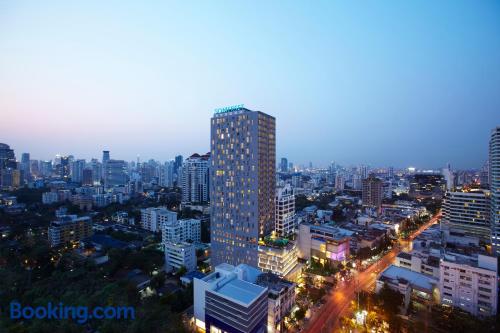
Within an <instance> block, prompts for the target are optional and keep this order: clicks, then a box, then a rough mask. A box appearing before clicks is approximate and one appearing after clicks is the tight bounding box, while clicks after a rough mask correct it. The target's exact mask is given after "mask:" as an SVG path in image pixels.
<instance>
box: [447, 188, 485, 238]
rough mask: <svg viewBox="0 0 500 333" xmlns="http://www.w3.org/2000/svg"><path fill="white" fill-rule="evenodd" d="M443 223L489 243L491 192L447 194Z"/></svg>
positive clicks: (476, 191)
mask: <svg viewBox="0 0 500 333" xmlns="http://www.w3.org/2000/svg"><path fill="white" fill-rule="evenodd" d="M441 223H442V224H443V225H447V226H449V227H450V228H452V229H458V230H460V231H462V232H464V233H465V234H466V235H468V236H475V237H478V238H479V239H480V240H482V241H484V242H485V243H489V242H490V236H491V225H490V192H489V191H487V190H471V191H463V192H446V195H445V197H444V202H443V219H442V221H441Z"/></svg>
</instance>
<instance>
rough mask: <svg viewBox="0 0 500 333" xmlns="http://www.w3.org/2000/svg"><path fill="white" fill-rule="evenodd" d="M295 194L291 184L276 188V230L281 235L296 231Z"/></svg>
mask: <svg viewBox="0 0 500 333" xmlns="http://www.w3.org/2000/svg"><path fill="white" fill-rule="evenodd" d="M296 227H297V225H296V218H295V195H294V194H293V191H292V188H291V186H290V185H286V186H285V187H282V188H278V189H276V231H277V232H278V234H279V235H280V236H283V237H285V236H288V235H291V234H293V233H295V229H296Z"/></svg>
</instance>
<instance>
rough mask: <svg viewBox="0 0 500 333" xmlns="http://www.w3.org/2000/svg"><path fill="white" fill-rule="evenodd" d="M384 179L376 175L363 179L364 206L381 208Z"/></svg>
mask: <svg viewBox="0 0 500 333" xmlns="http://www.w3.org/2000/svg"><path fill="white" fill-rule="evenodd" d="M382 197H383V191H382V181H381V180H380V179H378V178H376V177H374V176H370V177H368V178H366V179H363V192H362V201H363V206H369V207H374V208H377V209H379V208H380V206H381V205H382Z"/></svg>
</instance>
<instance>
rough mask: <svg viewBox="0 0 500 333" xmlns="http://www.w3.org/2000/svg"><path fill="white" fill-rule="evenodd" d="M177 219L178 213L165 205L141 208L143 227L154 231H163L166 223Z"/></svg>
mask: <svg viewBox="0 0 500 333" xmlns="http://www.w3.org/2000/svg"><path fill="white" fill-rule="evenodd" d="M176 221H177V213H176V212H172V211H170V210H168V209H167V208H165V207H150V208H145V209H141V227H142V228H143V229H146V230H149V231H152V232H161V229H162V225H163V224H164V223H167V222H168V223H174V222H176Z"/></svg>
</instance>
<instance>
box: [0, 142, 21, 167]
mask: <svg viewBox="0 0 500 333" xmlns="http://www.w3.org/2000/svg"><path fill="white" fill-rule="evenodd" d="M16 167H17V164H16V156H15V154H14V150H13V149H10V147H9V145H7V144H5V143H0V169H7V168H11V169H16Z"/></svg>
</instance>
